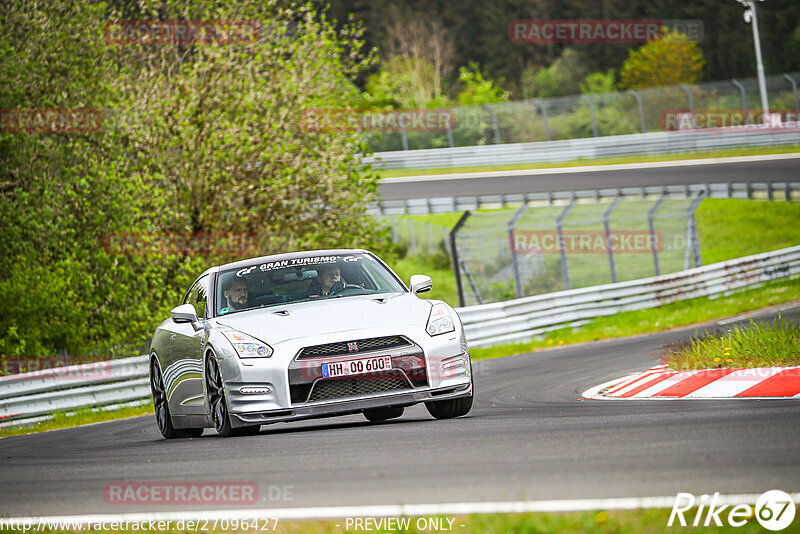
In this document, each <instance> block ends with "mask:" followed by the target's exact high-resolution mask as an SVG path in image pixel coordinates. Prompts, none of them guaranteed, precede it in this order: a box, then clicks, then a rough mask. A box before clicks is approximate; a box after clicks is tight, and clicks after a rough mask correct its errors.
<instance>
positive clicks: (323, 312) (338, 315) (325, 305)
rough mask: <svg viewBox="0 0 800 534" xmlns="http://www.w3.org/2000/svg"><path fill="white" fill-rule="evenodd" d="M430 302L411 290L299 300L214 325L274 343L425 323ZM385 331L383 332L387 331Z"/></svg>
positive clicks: (219, 321)
mask: <svg viewBox="0 0 800 534" xmlns="http://www.w3.org/2000/svg"><path fill="white" fill-rule="evenodd" d="M430 309H431V303H430V302H429V301H427V300H423V299H421V298H419V297H417V296H416V295H412V294H411V293H404V294H400V295H357V296H350V297H343V298H339V299H336V298H334V299H328V300H318V301H311V302H299V303H297V304H285V305H278V306H271V307H269V308H262V309H258V310H251V311H246V312H239V313H237V314H235V315H229V316H227V317H219V318H217V319H215V320H216V322H217V324H219V325H221V326H224V327H225V326H226V327H229V328H233V329H235V330H238V331H240V332H243V333H245V334H249V335H251V336H254V337H256V338H258V339H260V340H261V341H264V342H265V343H268V344H270V345H274V344H276V343H280V342H281V341H287V340H290V339H295V338H298V337H307V336H317V335H322V334H330V333H335V332H345V331H348V330H357V329H364V328H374V327H387V329H388V330H390V329H391V327H392V326H397V325H401V324H404V325H421V326H425V325H426V324H427V322H428V315H429V314H430ZM388 330H387V332H388Z"/></svg>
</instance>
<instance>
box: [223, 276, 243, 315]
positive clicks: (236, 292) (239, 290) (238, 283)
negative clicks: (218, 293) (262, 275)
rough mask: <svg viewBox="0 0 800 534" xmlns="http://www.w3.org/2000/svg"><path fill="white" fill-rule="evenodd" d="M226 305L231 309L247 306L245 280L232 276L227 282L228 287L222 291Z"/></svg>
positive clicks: (241, 308)
mask: <svg viewBox="0 0 800 534" xmlns="http://www.w3.org/2000/svg"><path fill="white" fill-rule="evenodd" d="M222 294H223V295H224V296H225V300H227V301H228V307H229V308H230V309H232V310H243V309H245V308H247V282H245V281H244V279H243V278H238V277H237V278H234V279H233V280H231V281H230V282H229V283H228V289H226V290H225V291H223V292H222Z"/></svg>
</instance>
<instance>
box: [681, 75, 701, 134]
mask: <svg viewBox="0 0 800 534" xmlns="http://www.w3.org/2000/svg"><path fill="white" fill-rule="evenodd" d="M680 87H681V89H683V90H684V91H686V97H687V98H688V99H689V112H690V113H691V114H692V128H695V129H697V120H696V119H695V116H694V97H693V96H692V89H691V88H690V87H689V86H687V85H686V84H685V83H682V84H681V85H680Z"/></svg>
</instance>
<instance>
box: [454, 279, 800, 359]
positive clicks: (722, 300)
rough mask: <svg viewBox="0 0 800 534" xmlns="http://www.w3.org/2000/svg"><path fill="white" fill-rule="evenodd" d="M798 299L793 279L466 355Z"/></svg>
mask: <svg viewBox="0 0 800 534" xmlns="http://www.w3.org/2000/svg"><path fill="white" fill-rule="evenodd" d="M798 299H800V277H795V278H792V279H789V280H781V281H776V282H770V283H768V284H765V285H763V286H761V287H758V288H753V289H747V290H745V291H740V292H737V293H733V294H731V295H727V296H721V297H718V298H715V299H712V298H709V297H701V298H696V299H690V300H682V301H679V302H673V303H672V304H666V305H664V306H660V307H658V308H651V309H648V310H636V311H629V312H622V313H618V314H616V315H612V316H610V317H604V318H600V319H594V320H592V321H591V322H590V323H589V324H587V325H584V326H582V327H580V328H563V329H560V330H554V331H552V332H548V333H546V334H543V335H541V336H538V338H537V339H534V340H533V341H530V342H528V343H514V344H507V345H498V346H495V347H486V348H474V349H470V351H469V353H470V356H471V357H472V359H474V360H485V359H489V358H499V357H502V356H510V355H513V354H522V353H526V352H534V351H536V350H540V349H543V348H552V347H557V346H559V345H569V344H574V343H584V342H587V341H597V340H601V339H613V338H618V337H625V336H633V335H637V334H647V333H651V332H661V331H665V330H671V329H673V328H678V327H681V326H689V325H692V324H696V323H701V322H704V321H709V320H712V319H718V318H721V317H729V316H734V315H738V314H740V313H744V312H748V311H752V310H757V309H760V308H764V307H767V306H772V305H775V304H781V303H785V302H789V301H793V300H798Z"/></svg>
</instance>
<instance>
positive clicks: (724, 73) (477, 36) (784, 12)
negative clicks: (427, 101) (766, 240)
mask: <svg viewBox="0 0 800 534" xmlns="http://www.w3.org/2000/svg"><path fill="white" fill-rule="evenodd" d="M757 4H758V5H757V8H758V17H759V26H760V30H761V44H762V47H763V54H764V63H765V70H766V72H767V74H777V73H781V72H791V71H797V70H800V2H798V1H797V0H766V1H764V2H758V3H757ZM392 9H395V10H400V11H401V12H405V13H406V16H408V17H421V18H429V19H435V20H440V21H441V23H442V24H443V26H444V28H445V29H446V31H447V34H448V36H449V38H450V39H452V42H453V44H454V45H455V58H454V62H455V64H456V66H462V65H467V64H469V63H470V62H477V63H479V64H480V66H481V68H482V69H483V70H485V71H487V72H488V73H489V74H490V75H491V77H492V78H495V79H502V80H505V81H504V86H505V87H506V88H508V89H510V90H511V91H512V92H516V91H517V90H518V88H519V84H520V81H521V79H522V73H523V72H524V71H525V70H526V69H531V68H537V67H543V66H548V65H550V64H551V63H552V62H553V61H555V60H556V59H557V58H558V57H559V56H560V55H561V54H562V53H563V51H564V49H565V48H566V47H571V48H573V49H575V50H576V51H577V52H578V54H579V56H580V58H581V61H582V62H583V64H584V65H585V68H586V70H587V71H589V72H597V71H606V70H607V69H610V68H613V69H619V68H620V66H621V65H622V63H623V62H624V61H625V59H626V58H627V56H628V53H629V50H631V49H632V48H636V47H638V46H639V45H638V44H552V43H551V44H519V43H513V42H511V40H510V39H509V37H508V24H509V22H510V21H512V20H514V19H658V20H664V19H696V20H700V21H702V23H703V27H704V36H703V39H702V40H701V41H700V46H701V48H702V51H703V55H704V57H705V59H706V65H705V68H704V71H703V79H704V80H724V79H729V78H740V77H751V76H755V52H754V50H753V39H752V30H751V28H750V25H748V24H745V23H744V21H743V20H742V12H743V8H742V6H741V5H740V4H739V3H738V2H736V0H693V1H679V2H676V1H674V0H601V1H597V0H497V1H493V2H486V1H485V0H459V1H453V0H396V1H393V2H386V1H375V0H332V5H331V6H330V8H329V14H330V15H331V17H332V18H335V19H336V20H338V21H340V22H341V21H345V20H347V18H348V16H349V15H351V14H352V16H353V17H354V18H355V19H356V20H359V21H362V22H363V23H364V25H365V28H366V35H365V37H366V40H367V42H368V43H369V44H371V45H374V46H378V47H379V49H380V48H385V47H384V45H385V42H386V39H387V35H386V19H387V17H388V16H390V13H391V11H392ZM512 98H513V96H512Z"/></svg>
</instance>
